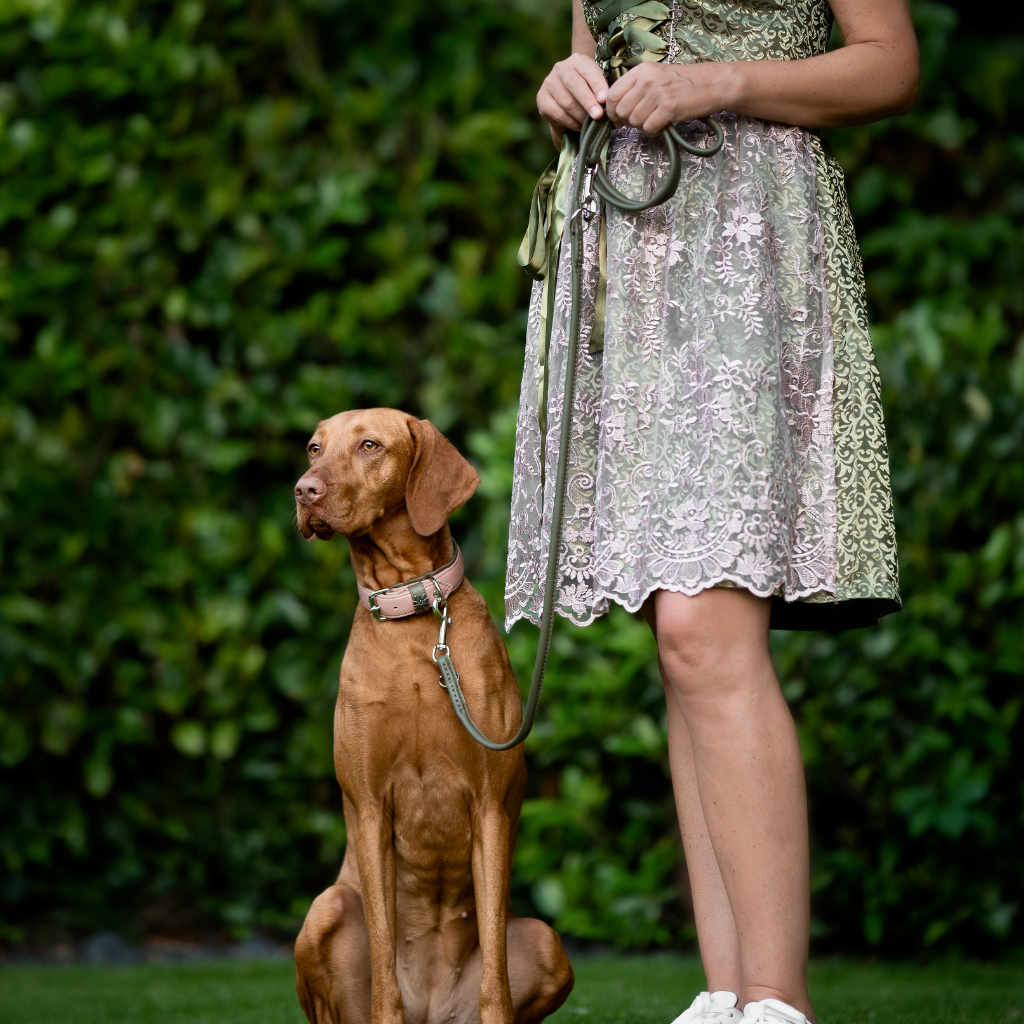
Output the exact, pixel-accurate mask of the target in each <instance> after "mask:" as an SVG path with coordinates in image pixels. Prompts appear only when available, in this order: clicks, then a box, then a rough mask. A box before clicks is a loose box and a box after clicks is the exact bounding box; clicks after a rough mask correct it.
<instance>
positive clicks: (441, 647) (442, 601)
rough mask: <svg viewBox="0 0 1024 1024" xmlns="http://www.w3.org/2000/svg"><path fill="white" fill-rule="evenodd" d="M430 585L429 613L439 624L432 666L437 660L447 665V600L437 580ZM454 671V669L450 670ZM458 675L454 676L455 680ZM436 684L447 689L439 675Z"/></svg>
mask: <svg viewBox="0 0 1024 1024" xmlns="http://www.w3.org/2000/svg"><path fill="white" fill-rule="evenodd" d="M430 582H431V583H433V584H434V590H435V591H436V597H435V598H434V600H433V603H432V604H431V606H430V609H431V611H432V612H433V613H434V615H436V616H437V620H438V622H440V623H441V629H440V630H439V632H438V637H437V643H436V644H434V651H433V654H432V655H431V657H432V658H433V659H434V664H435V665H437V664H438V658H447V659H448V663H449V665H450V664H451V654H452V652H451V649H450V648H449V646H448V642H447V641H448V627H449V626H450V625H451V624H452V620H451V616H450V615H449V614H448V599H447V598H446V597H445V596H444V592H443V591H442V590H441V588H440V586H439V585H438V583H437V580H435V579H431V581H430ZM452 671H454V667H453V669H452ZM457 678H458V675H456V679H457ZM437 681H438V683H440V684H441V686H443V687H444V688H445V689H448V685H447V683H445V681H444V676H443V675H440V676H438V679H437Z"/></svg>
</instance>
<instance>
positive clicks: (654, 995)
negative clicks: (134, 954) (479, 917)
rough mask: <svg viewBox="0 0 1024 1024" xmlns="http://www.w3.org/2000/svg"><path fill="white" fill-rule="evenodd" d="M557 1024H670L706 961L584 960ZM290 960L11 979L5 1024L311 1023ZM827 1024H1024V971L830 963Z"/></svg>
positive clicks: (819, 974) (815, 977) (816, 969)
mask: <svg viewBox="0 0 1024 1024" xmlns="http://www.w3.org/2000/svg"><path fill="white" fill-rule="evenodd" d="M574 967H575V970H576V989H575V991H574V992H573V994H572V996H570V998H569V1001H568V1002H567V1003H566V1005H565V1006H564V1007H563V1008H562V1009H561V1010H560V1011H559V1012H558V1013H557V1014H556V1015H555V1016H554V1017H552V1018H550V1020H551V1021H552V1024H669V1022H670V1021H671V1020H672V1018H673V1017H675V1016H676V1015H677V1014H678V1013H679V1012H680V1011H681V1010H683V1009H684V1008H685V1007H686V1006H687V1005H688V1004H689V1002H690V1000H691V999H692V998H693V996H694V994H695V993H696V992H697V991H698V990H699V989H700V987H701V986H702V983H703V974H702V972H701V970H700V965H699V964H698V962H697V961H696V960H693V959H685V958H679V957H670V956H642V957H641V956H637V957H621V956H619V957H603V958H589V957H585V958H578V959H577V962H576V963H575V964H574ZM293 977H294V968H293V967H292V965H291V964H290V963H288V962H287V961H281V960H249V961H241V962H238V961H211V962H205V963H187V964H151V965H143V966H133V967H80V966H72V967H34V966H33V967H4V968H0V1024H114V1022H118V1024H121V1022H124V1024H302V1022H303V1021H304V1020H305V1018H304V1017H303V1016H302V1013H301V1011H300V1010H299V1006H298V1003H297V1001H296V999H295V991H294V989H293V987H292V985H293ZM811 994H812V996H813V998H814V1001H815V1007H816V1009H817V1012H818V1017H819V1020H821V1021H822V1022H823V1024H888V1022H890V1021H891V1022H893V1024H974V1022H977V1024H1004V1022H1005V1024H1011V1022H1017V1024H1024V1019H1022V1013H1024V970H1022V969H1021V968H1018V967H986V966H978V965H957V966H951V965H942V966H935V967H923V968H922V967H904V966H887V965H877V964H876V965H869V966H862V965H859V964H850V963H841V962H829V961H823V962H819V963H816V964H814V965H813V967H812V969H811Z"/></svg>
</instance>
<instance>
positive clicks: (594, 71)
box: [573, 54, 608, 103]
mask: <svg viewBox="0 0 1024 1024" xmlns="http://www.w3.org/2000/svg"><path fill="white" fill-rule="evenodd" d="M573 67H575V68H576V70H577V71H578V72H579V73H580V75H582V77H583V78H584V79H585V80H586V83H587V85H589V86H590V90H591V92H593V94H594V98H595V99H596V100H597V102H598V103H604V102H605V101H606V100H607V99H608V82H607V81H606V79H605V77H604V72H603V71H602V70H601V65H600V64H598V63H597V61H593V60H591V59H590V58H589V57H584V56H582V54H581V55H580V58H579V60H577V61H574V63H573Z"/></svg>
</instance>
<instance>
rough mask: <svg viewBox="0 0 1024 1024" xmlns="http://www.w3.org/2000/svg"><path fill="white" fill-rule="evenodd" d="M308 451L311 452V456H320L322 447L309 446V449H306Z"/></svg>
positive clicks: (316, 445)
mask: <svg viewBox="0 0 1024 1024" xmlns="http://www.w3.org/2000/svg"><path fill="white" fill-rule="evenodd" d="M306 450H307V451H308V452H309V454H310V455H319V454H320V445H318V444H311V445H310V446H309V448H308V449H306Z"/></svg>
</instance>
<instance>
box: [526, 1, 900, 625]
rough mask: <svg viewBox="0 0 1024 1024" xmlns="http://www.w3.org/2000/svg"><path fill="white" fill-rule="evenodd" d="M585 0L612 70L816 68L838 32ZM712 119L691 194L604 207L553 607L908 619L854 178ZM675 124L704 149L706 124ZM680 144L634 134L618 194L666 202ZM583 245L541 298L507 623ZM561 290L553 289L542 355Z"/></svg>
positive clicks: (781, 6)
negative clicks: (711, 143)
mask: <svg viewBox="0 0 1024 1024" xmlns="http://www.w3.org/2000/svg"><path fill="white" fill-rule="evenodd" d="M584 9H585V11H586V13H587V17H588V21H589V23H590V26H591V30H592V31H593V33H594V36H595V39H597V41H598V59H599V60H600V61H601V62H602V63H603V64H604V66H605V68H606V70H609V69H611V71H612V73H613V75H614V74H615V73H621V72H623V71H625V70H627V69H628V68H629V67H631V66H633V65H635V64H637V63H639V62H640V61H643V60H668V61H673V62H676V63H689V62H694V61H708V60H715V61H724V60H792V59H797V58H802V57H810V56H813V55H815V54H820V53H823V52H824V51H825V48H826V46H827V43H828V38H829V33H830V29H831V23H832V13H831V9H830V8H829V6H828V3H827V0H747V2H740V0H736V2H722V3H714V2H711V0H671V2H668V0H666V2H661V0H646V2H643V3H640V4H637V3H636V0H597V2H589V0H584ZM602 13H603V15H604V17H601V15H602ZM609 15H611V17H609ZM718 119H719V121H720V122H721V124H722V126H723V128H724V130H725V144H724V146H723V148H722V150H721V151H720V152H719V153H718V155H717V156H714V157H711V158H697V157H690V158H687V160H686V163H685V165H684V170H683V178H682V181H681V183H680V185H679V188H678V189H677V191H676V194H675V196H674V198H673V199H671V200H670V201H669V202H667V203H665V204H664V205H663V206H660V207H655V208H653V209H651V210H649V211H647V212H645V213H641V214H628V213H622V212H619V211H617V210H615V209H606V211H605V216H606V217H607V222H606V232H607V235H606V244H607V255H606V264H607V285H606V288H605V289H603V290H604V300H605V301H604V332H603V339H602V340H601V342H600V344H591V338H590V327H591V323H592V321H593V316H594V308H595V305H598V308H599V303H596V299H597V287H598V280H599V277H600V275H599V270H598V267H599V263H600V262H601V261H599V259H598V246H599V234H600V233H599V230H598V229H597V227H596V222H595V223H592V224H591V226H590V227H589V228H588V229H587V234H586V237H585V241H584V295H585V298H584V307H585V308H584V316H583V331H582V338H581V347H580V366H579V381H578V384H577V392H576V397H575V403H574V412H573V431H572V444H571V449H570V453H569V457H570V470H569V487H568V498H567V501H566V507H565V510H564V515H565V527H564V533H563V537H564V539H563V547H562V551H561V554H560V570H561V575H560V579H559V588H558V591H557V594H558V598H557V601H558V604H557V607H558V611H559V612H560V614H562V615H564V616H566V617H567V618H569V619H571V620H572V621H574V622H576V623H579V624H586V623H589V622H591V621H592V620H593V619H594V618H595V617H597V616H599V615H602V614H604V613H605V612H607V610H608V608H609V607H610V604H611V602H613V601H614V602H617V603H619V604H621V605H623V606H624V607H626V608H627V609H630V610H636V609H637V608H639V607H640V605H641V604H642V603H643V601H644V600H645V599H646V598H647V596H648V595H649V594H650V593H652V592H653V591H654V590H658V589H665V590H671V591H677V592H680V593H685V594H691V595H692V594H696V593H698V592H699V591H701V590H703V589H705V588H708V587H715V586H726V587H740V588H744V589H747V590H749V591H750V592H751V593H754V594H756V595H759V596H762V597H771V598H772V599H773V608H772V625H773V627H776V628H784V629H817V628H848V627H853V626H863V625H867V624H870V623H874V622H876V621H877V620H878V618H879V616H881V615H885V614H887V613H889V612H891V611H895V610H896V609H898V608H899V589H898V579H897V562H896V541H895V532H894V529H893V517H892V497H891V490H890V485H889V466H888V453H887V449H886V440H885V429H884V426H883V422H882V409H881V404H880V400H879V379H878V372H877V370H876V368H875V362H874V357H873V354H872V349H871V340H870V337H869V333H868V321H867V315H866V311H865V299H864V281H863V271H862V267H861V261H860V255H859V251H858V248H857V241H856V237H855V234H854V229H853V223H852V221H851V218H850V212H849V207H848V205H847V200H846V192H845V188H844V184H843V176H842V171H841V170H840V168H839V166H838V164H837V163H836V161H835V159H834V158H833V156H832V155H831V153H830V152H829V151H828V150H827V148H826V147H825V146H824V144H823V143H822V141H821V139H820V138H819V137H818V136H817V135H816V134H814V133H813V132H810V131H807V130H806V129H803V128H798V127H793V126H790V125H784V124H776V123H772V122H766V121H761V120H758V119H756V118H750V117H747V116H745V115H737V114H734V113H729V112H723V113H722V114H720V115H718ZM681 127H684V128H685V129H686V131H687V132H688V133H689V137H690V138H691V139H698V140H699V138H700V134H701V132H703V131H705V129H704V128H703V126H702V125H701V124H700V123H699V122H694V123H693V124H691V125H688V126H681ZM663 152H664V150H663V147H662V144H661V143H660V142H659V141H657V140H653V139H650V138H648V137H647V136H646V135H644V134H643V133H642V132H639V131H637V130H635V129H628V128H626V129H619V130H617V131H616V132H614V133H613V136H612V142H611V145H610V148H609V152H608V171H609V175H610V176H611V178H612V181H613V183H614V184H615V185H616V186H617V187H618V188H619V189H620V190H621V191H623V192H625V193H626V194H627V195H633V196H637V197H639V196H642V195H649V194H650V192H651V190H652V188H653V187H655V186H656V183H657V181H658V179H659V178H660V177H661V176H662V175H663V174H664V173H665V170H666V165H667V161H666V160H665V159H664V156H663ZM568 250H569V244H568V233H567V232H566V233H565V239H564V242H563V244H562V246H561V253H560V257H559V264H558V274H557V278H551V279H549V280H547V281H542V282H538V283H537V284H536V285H535V288H534V293H533V299H532V302H531V308H530V318H529V327H528V336H527V351H526V367H525V371H524V375H523V386H522V395H521V402H520V410H519V424H518V433H517V446H516V457H515V476H514V488H513V496H512V519H511V527H510V535H509V560H508V575H507V579H506V619H507V623H508V625H509V626H511V624H512V623H513V622H515V621H516V620H517V619H519V618H521V617H526V618H529V619H531V620H533V621H534V622H536V621H537V620H538V619H539V616H540V608H541V591H542V588H543V580H544V572H545V565H546V559H547V538H548V532H549V524H550V521H551V515H552V512H553V509H552V507H551V505H552V495H551V491H552V489H553V488H552V487H551V486H550V482H551V481H553V479H554V475H555V473H554V467H555V464H556V462H557V458H558V451H557V443H558V434H559V420H560V409H561V404H562V395H561V390H560V388H561V380H562V379H563V376H564V359H565V352H566V337H567V321H568V316H569V306H570V296H569V278H570V274H569V267H568V258H569V251H568ZM545 286H548V287H554V289H555V294H554V304H553V314H552V323H551V325H550V341H549V342H548V345H547V353H546V360H544V358H543V355H544V353H543V348H542V337H543V336H544V334H545V325H544V323H543V321H544V319H545V317H546V310H547V303H546V301H545V293H544V289H545ZM544 361H546V363H547V366H546V367H544V366H542V365H541V363H542V362H544ZM545 375H546V376H547V381H546V384H545V381H544V377H545ZM545 396H546V402H547V409H546V410H543V409H541V408H540V403H541V402H542V401H543V400H544V397H545ZM542 461H543V465H542ZM545 480H546V481H548V484H549V485H548V486H547V487H545Z"/></svg>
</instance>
